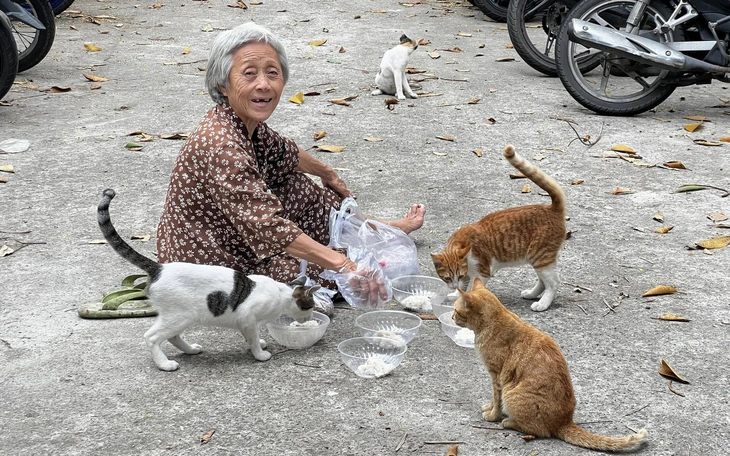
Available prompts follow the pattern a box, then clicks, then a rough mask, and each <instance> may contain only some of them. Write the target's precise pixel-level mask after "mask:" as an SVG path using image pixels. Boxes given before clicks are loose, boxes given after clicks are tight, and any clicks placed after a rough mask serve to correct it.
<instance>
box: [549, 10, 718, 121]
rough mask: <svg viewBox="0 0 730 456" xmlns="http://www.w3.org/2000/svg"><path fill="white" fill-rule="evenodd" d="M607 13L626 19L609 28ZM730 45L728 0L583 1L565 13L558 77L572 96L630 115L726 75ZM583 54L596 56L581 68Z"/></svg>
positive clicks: (591, 105) (604, 111)
mask: <svg viewBox="0 0 730 456" xmlns="http://www.w3.org/2000/svg"><path fill="white" fill-rule="evenodd" d="M608 15H613V16H614V17H615V16H621V17H626V20H625V22H623V23H622V24H615V23H614V24H613V26H612V27H607V26H606V25H607V24H609V22H608V21H607V17H608ZM617 25H618V26H617ZM729 45H730V2H726V1H712V0H678V1H674V0H582V1H581V2H580V3H579V4H578V5H576V6H575V7H574V8H573V9H572V10H570V12H569V13H568V16H567V18H566V22H565V24H564V25H563V27H562V28H561V30H560V33H559V35H558V39H557V43H556V50H555V52H556V62H557V67H558V75H559V76H560V80H561V81H562V83H563V85H564V86H565V88H566V89H567V90H568V92H569V93H570V95H571V96H572V97H573V98H574V99H575V100H576V101H578V102H579V103H580V104H582V105H583V106H585V107H587V108H589V109H591V110H593V111H595V112H597V113H600V114H607V115H633V114H638V113H641V112H645V111H648V110H650V109H652V108H654V107H656V106H658V105H659V104H660V103H662V102H663V101H664V100H666V99H667V97H669V95H671V94H672V92H674V90H675V89H676V88H677V87H680V86H688V85H694V84H709V83H711V82H712V80H713V79H718V80H721V81H723V82H730V79H728V77H727V73H729V72H730V55H728V46H729ZM585 59H597V60H598V62H599V63H598V66H597V67H596V69H595V70H594V71H589V72H586V73H585V74H583V69H582V68H581V64H580V62H584V61H585Z"/></svg>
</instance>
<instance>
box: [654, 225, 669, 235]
mask: <svg viewBox="0 0 730 456" xmlns="http://www.w3.org/2000/svg"><path fill="white" fill-rule="evenodd" d="M673 228H674V226H672V225H670V226H663V227H661V228H657V229H655V230H654V232H655V233H659V234H667V233H669V232H670V231H672V229H673Z"/></svg>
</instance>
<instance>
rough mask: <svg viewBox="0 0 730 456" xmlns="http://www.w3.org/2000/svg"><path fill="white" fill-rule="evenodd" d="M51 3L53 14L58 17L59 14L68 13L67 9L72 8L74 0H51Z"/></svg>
mask: <svg viewBox="0 0 730 456" xmlns="http://www.w3.org/2000/svg"><path fill="white" fill-rule="evenodd" d="M50 2H51V8H53V14H55V15H56V16H58V15H59V14H61V13H63V12H64V11H66V9H68V7H69V6H71V4H72V3H73V2H74V0H50Z"/></svg>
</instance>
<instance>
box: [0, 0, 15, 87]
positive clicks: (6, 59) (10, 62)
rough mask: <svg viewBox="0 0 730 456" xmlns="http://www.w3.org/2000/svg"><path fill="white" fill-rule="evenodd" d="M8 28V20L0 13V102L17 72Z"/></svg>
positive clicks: (12, 39)
mask: <svg viewBox="0 0 730 456" xmlns="http://www.w3.org/2000/svg"><path fill="white" fill-rule="evenodd" d="M10 27H11V24H10V19H8V16H6V15H5V13H3V12H2V11H0V100H2V98H3V97H4V96H5V94H7V93H8V91H9V90H10V88H11V87H12V86H13V81H15V74H16V73H17V72H18V49H17V48H16V47H15V38H13V33H12V32H11V31H10Z"/></svg>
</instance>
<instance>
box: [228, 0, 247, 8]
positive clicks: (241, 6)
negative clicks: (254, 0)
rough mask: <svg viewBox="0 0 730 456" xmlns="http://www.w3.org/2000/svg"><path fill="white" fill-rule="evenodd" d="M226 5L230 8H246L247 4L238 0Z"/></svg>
mask: <svg viewBox="0 0 730 456" xmlns="http://www.w3.org/2000/svg"><path fill="white" fill-rule="evenodd" d="M228 6H229V7H231V8H241V9H248V5H246V4H245V3H243V2H242V1H241V0H238V1H237V2H236V3H235V4H233V5H228Z"/></svg>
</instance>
